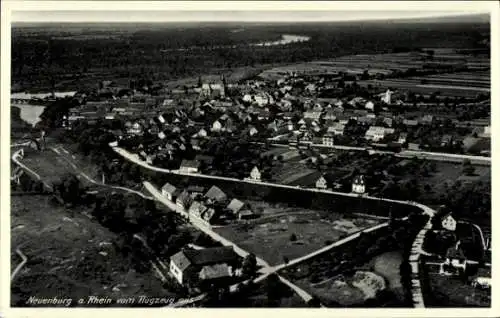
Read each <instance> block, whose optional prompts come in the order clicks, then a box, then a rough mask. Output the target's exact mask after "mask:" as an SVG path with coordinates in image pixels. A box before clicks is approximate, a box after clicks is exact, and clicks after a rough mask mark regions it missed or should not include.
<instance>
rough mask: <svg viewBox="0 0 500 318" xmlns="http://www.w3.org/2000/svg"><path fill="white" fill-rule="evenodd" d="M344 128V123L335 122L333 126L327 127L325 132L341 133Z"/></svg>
mask: <svg viewBox="0 0 500 318" xmlns="http://www.w3.org/2000/svg"><path fill="white" fill-rule="evenodd" d="M344 130H345V124H341V123H335V124H334V125H333V126H330V127H328V129H327V132H328V133H333V134H334V135H335V136H338V135H343V134H344Z"/></svg>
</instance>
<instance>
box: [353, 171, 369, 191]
mask: <svg viewBox="0 0 500 318" xmlns="http://www.w3.org/2000/svg"><path fill="white" fill-rule="evenodd" d="M365 190H366V189H365V178H364V176H363V175H358V176H356V177H355V178H354V180H353V181H352V192H354V193H359V194H363V193H365Z"/></svg>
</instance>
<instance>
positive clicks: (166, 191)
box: [161, 183, 179, 201]
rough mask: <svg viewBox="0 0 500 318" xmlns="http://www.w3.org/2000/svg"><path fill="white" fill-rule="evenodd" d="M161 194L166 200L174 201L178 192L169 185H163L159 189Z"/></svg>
mask: <svg viewBox="0 0 500 318" xmlns="http://www.w3.org/2000/svg"><path fill="white" fill-rule="evenodd" d="M161 194H162V195H163V196H164V197H166V198H167V199H168V200H170V201H174V200H175V198H176V197H177V195H178V194H179V190H178V189H177V188H176V187H175V186H173V185H171V184H170V183H165V185H164V186H163V187H162V188H161Z"/></svg>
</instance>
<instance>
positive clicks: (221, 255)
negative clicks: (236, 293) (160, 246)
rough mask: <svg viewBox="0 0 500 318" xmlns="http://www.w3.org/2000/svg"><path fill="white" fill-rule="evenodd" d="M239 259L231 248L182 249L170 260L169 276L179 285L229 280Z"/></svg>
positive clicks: (237, 265)
mask: <svg viewBox="0 0 500 318" xmlns="http://www.w3.org/2000/svg"><path fill="white" fill-rule="evenodd" d="M239 263H240V257H239V256H238V255H237V254H236V253H235V252H234V250H233V248H232V247H226V246H225V247H211V248H205V249H199V250H195V249H192V250H191V249H183V250H181V251H180V252H178V253H176V254H174V255H173V256H172V257H171V258H170V264H169V270H170V274H171V275H172V276H173V277H174V278H175V279H176V280H177V282H178V283H179V284H181V285H192V284H199V283H200V281H206V280H212V279H220V278H229V277H231V276H232V275H233V273H234V272H235V271H234V269H236V268H238V267H239Z"/></svg>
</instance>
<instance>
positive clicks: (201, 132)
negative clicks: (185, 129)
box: [197, 128, 208, 138]
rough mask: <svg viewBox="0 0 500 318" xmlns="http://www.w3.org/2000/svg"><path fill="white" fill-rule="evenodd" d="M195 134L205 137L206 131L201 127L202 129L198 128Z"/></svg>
mask: <svg viewBox="0 0 500 318" xmlns="http://www.w3.org/2000/svg"><path fill="white" fill-rule="evenodd" d="M197 136H198V137H201V138H205V137H206V136H208V133H207V131H206V130H205V129H203V128H202V129H200V131H198V133H197Z"/></svg>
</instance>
